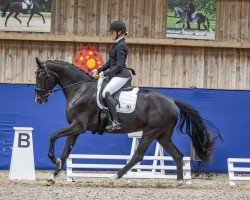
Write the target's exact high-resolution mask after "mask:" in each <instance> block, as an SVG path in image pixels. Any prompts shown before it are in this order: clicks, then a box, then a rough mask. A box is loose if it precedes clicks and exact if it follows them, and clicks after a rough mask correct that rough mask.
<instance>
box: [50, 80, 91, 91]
mask: <svg viewBox="0 0 250 200" xmlns="http://www.w3.org/2000/svg"><path fill="white" fill-rule="evenodd" d="M84 82H86V81H80V82H77V83H72V84H69V85H66V86H64V87H62V88H58V89H56V90H51V93H56V92H58V91H60V90H63V89H65V88H68V87H71V86H74V85H78V84H81V83H84ZM51 93H50V94H51Z"/></svg>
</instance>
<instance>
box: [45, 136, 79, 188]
mask: <svg viewBox="0 0 250 200" xmlns="http://www.w3.org/2000/svg"><path fill="white" fill-rule="evenodd" d="M78 136H79V134H77V135H71V136H68V139H67V142H66V144H65V147H64V150H63V153H62V156H61V160H60V162H61V167H60V168H59V167H57V168H56V170H55V171H54V173H53V175H52V176H51V177H50V178H49V179H48V180H47V181H48V185H51V184H54V183H55V178H56V177H57V176H58V175H59V173H60V172H61V170H62V168H63V166H64V164H65V162H66V159H67V158H68V157H69V154H70V152H71V150H72V148H73V147H74V145H75V142H76V139H77V138H78Z"/></svg>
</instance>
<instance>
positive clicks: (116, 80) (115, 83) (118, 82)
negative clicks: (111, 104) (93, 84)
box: [102, 77, 130, 98]
mask: <svg viewBox="0 0 250 200" xmlns="http://www.w3.org/2000/svg"><path fill="white" fill-rule="evenodd" d="M129 79H130V78H122V77H113V78H112V79H111V80H110V81H109V83H108V85H107V86H106V87H105V88H104V90H103V92H102V97H103V98H105V94H106V92H109V93H110V94H111V95H112V94H114V93H115V92H117V91H118V90H120V89H121V87H122V86H124V85H125V84H126V83H127V82H128V80H129Z"/></svg>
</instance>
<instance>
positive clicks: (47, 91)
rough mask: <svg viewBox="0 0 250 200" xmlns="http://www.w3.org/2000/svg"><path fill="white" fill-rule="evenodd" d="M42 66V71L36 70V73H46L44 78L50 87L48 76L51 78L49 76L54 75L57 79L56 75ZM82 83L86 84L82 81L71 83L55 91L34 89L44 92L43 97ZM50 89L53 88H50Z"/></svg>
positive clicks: (50, 82)
mask: <svg viewBox="0 0 250 200" xmlns="http://www.w3.org/2000/svg"><path fill="white" fill-rule="evenodd" d="M43 65H44V69H40V70H38V71H37V72H36V73H39V72H41V71H45V72H46V77H47V79H48V82H49V85H50V86H52V85H53V83H52V81H51V78H50V76H51V75H54V76H55V77H56V78H57V79H58V78H59V77H58V75H57V74H56V73H55V72H53V71H51V70H49V69H47V66H46V63H44V64H43ZM84 82H87V81H86V80H84V81H79V82H77V83H72V84H69V85H66V86H64V87H61V88H58V89H55V90H53V89H49V90H47V89H43V88H36V91H42V92H45V93H46V94H44V95H45V96H48V95H50V94H52V93H56V92H58V91H60V90H63V89H65V88H68V87H72V86H74V85H78V84H81V83H84ZM52 87H53V86H52ZM52 87H51V88H52Z"/></svg>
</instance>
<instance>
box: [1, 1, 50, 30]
mask: <svg viewBox="0 0 250 200" xmlns="http://www.w3.org/2000/svg"><path fill="white" fill-rule="evenodd" d="M47 3H48V0H13V1H9V2H8V3H7V4H5V5H4V7H3V10H2V17H5V16H6V14H7V12H9V13H8V14H7V16H6V20H5V26H7V22H8V19H9V18H10V17H11V16H12V15H13V14H14V18H15V19H16V20H18V21H19V23H20V24H22V21H21V20H20V19H19V18H18V15H19V14H20V13H22V14H29V15H30V16H29V20H28V22H27V26H29V23H30V20H31V19H32V17H33V16H34V15H35V14H37V15H39V16H41V17H42V20H43V23H44V24H45V19H44V16H43V15H42V13H41V11H42V10H43V9H44V6H45V5H46V4H47Z"/></svg>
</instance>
